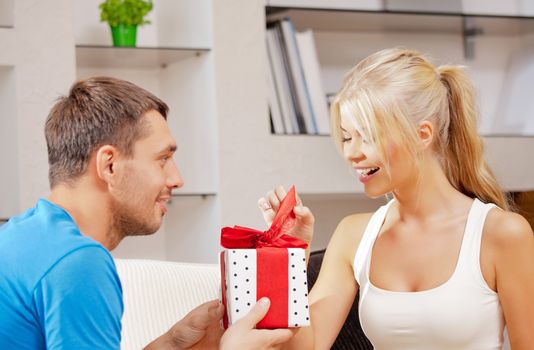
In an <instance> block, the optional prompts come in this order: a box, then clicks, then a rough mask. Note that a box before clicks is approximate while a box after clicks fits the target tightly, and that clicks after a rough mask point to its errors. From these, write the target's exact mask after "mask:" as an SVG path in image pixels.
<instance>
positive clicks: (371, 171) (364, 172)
mask: <svg viewBox="0 0 534 350" xmlns="http://www.w3.org/2000/svg"><path fill="white" fill-rule="evenodd" d="M379 169H380V168H367V169H358V170H357V171H358V173H359V174H360V175H363V176H369V175H371V174H374V173H376V172H377V171H378V170H379Z"/></svg>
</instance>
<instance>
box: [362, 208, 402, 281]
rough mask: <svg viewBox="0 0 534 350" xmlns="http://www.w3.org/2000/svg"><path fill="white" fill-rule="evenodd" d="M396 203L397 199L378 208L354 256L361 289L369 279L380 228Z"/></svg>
mask: <svg viewBox="0 0 534 350" xmlns="http://www.w3.org/2000/svg"><path fill="white" fill-rule="evenodd" d="M394 201H395V199H392V200H390V201H389V202H388V203H387V204H385V205H383V206H381V207H380V208H378V210H377V211H376V212H375V213H374V214H373V215H372V216H371V219H370V220H369V223H368V224H367V227H366V228H365V231H364V233H363V235H362V239H361V241H360V244H359V245H358V249H357V250H356V254H355V255H354V265H353V269H354V277H355V278H356V281H357V282H358V285H359V286H360V287H361V286H362V283H366V282H367V280H368V278H369V276H367V269H366V266H367V261H368V260H369V257H370V255H371V250H372V249H373V244H374V242H375V239H376V236H377V235H378V233H379V232H380V228H381V227H382V224H383V223H384V220H385V219H386V214H387V212H388V209H389V207H390V206H391V204H392V203H393V202H394Z"/></svg>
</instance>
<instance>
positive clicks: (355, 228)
mask: <svg viewBox="0 0 534 350" xmlns="http://www.w3.org/2000/svg"><path fill="white" fill-rule="evenodd" d="M371 216H373V213H358V214H352V215H348V216H346V217H344V218H343V219H342V220H341V221H340V222H339V224H338V225H337V228H336V230H335V231H334V234H333V235H332V238H331V240H330V243H329V244H328V249H331V248H334V247H335V248H334V249H336V250H337V251H338V252H339V251H341V252H343V253H344V254H343V255H344V256H345V257H346V258H348V259H349V260H351V259H352V258H354V254H356V249H358V246H359V245H360V241H361V239H362V236H363V233H364V232H365V229H366V227H367V224H368V223H369V220H370V219H371Z"/></svg>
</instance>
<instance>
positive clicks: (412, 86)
mask: <svg viewBox="0 0 534 350" xmlns="http://www.w3.org/2000/svg"><path fill="white" fill-rule="evenodd" d="M342 115H345V116H348V117H350V119H352V120H353V121H354V123H355V125H356V126H357V127H358V128H359V130H360V132H361V133H363V134H364V136H365V137H367V138H368V139H369V141H370V142H371V143H372V144H373V145H374V146H375V148H376V149H377V151H378V154H379V155H380V157H381V159H382V160H383V161H384V162H385V168H386V170H387V171H388V172H389V166H388V163H387V161H388V159H387V157H385V153H386V152H385V146H386V145H385V143H384V140H388V141H389V140H390V141H391V142H393V143H395V144H397V145H401V146H402V147H404V148H405V150H406V151H407V152H408V153H409V154H410V156H412V159H414V160H415V161H416V165H417V166H420V164H421V161H422V156H421V153H420V152H421V149H422V148H421V147H418V141H419V138H418V134H417V127H418V125H419V123H421V122H422V121H425V120H428V121H430V122H432V123H433V125H434V126H435V130H437V133H436V140H435V143H434V146H435V150H436V153H437V154H438V156H439V159H440V162H441V165H442V168H443V170H444V172H445V174H446V176H447V178H448V180H449V182H450V183H451V184H452V186H454V188H456V189H457V190H458V191H460V192H462V193H464V194H465V195H467V196H469V197H476V198H479V199H480V200H482V201H483V202H491V203H495V204H497V205H498V206H500V207H501V208H503V209H509V204H508V201H507V199H506V197H505V195H504V193H503V192H502V190H501V188H500V186H499V185H498V183H497V181H496V179H495V176H494V175H493V173H492V171H491V169H490V168H489V166H488V164H487V163H486V161H485V160H484V157H483V142H482V139H481V138H480V137H479V135H478V133H477V128H476V116H477V112H476V108H475V98H474V89H473V86H472V84H471V81H470V79H469V77H468V76H467V75H466V73H465V72H464V70H463V68H462V67H459V66H440V67H438V68H436V67H435V66H434V65H433V64H432V63H430V62H429V61H428V60H427V59H426V58H425V57H424V56H423V55H421V54H420V53H419V52H417V51H413V50H408V49H401V48H395V49H387V50H382V51H379V52H377V53H375V54H373V55H371V56H369V57H367V58H365V59H364V60H362V61H361V62H360V63H358V64H357V65H356V66H355V67H354V68H353V69H352V70H351V71H350V72H349V73H348V75H347V76H346V78H345V81H344V84H343V87H342V89H341V91H340V92H339V93H338V94H337V96H336V97H335V99H334V101H333V103H332V106H331V117H332V134H333V137H334V139H335V140H336V143H337V144H338V146H339V147H341V145H342V142H341V140H342V138H343V136H342V134H341V116H342Z"/></svg>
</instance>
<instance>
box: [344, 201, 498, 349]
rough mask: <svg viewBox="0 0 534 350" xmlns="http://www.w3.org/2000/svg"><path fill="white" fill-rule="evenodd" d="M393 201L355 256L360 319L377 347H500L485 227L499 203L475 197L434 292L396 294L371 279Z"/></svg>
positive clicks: (378, 214)
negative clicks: (446, 273) (483, 250)
mask: <svg viewBox="0 0 534 350" xmlns="http://www.w3.org/2000/svg"><path fill="white" fill-rule="evenodd" d="M392 202H394V200H392V201H390V202H389V203H388V204H386V205H384V206H382V207H381V208H380V209H378V211H377V212H376V213H374V215H373V216H372V218H371V220H370V221H369V223H368V225H367V228H366V229H365V232H364V234H363V236H362V240H361V243H360V245H359V247H358V250H357V251H356V255H355V257H354V273H355V277H356V280H357V281H358V284H359V286H360V302H359V316H360V322H361V325H362V328H363V330H364V332H365V334H366V336H367V337H368V338H369V340H370V341H371V343H373V346H374V349H375V350H497V349H499V350H500V349H501V348H502V345H503V329H504V317H503V313H502V309H501V305H500V303H499V299H498V296H497V293H495V292H494V291H493V290H491V289H490V287H489V286H488V285H487V283H486V282H485V280H484V277H483V276H482V271H481V269H480V243H481V237H482V228H483V226H484V220H485V219H486V215H487V213H488V212H489V210H490V209H491V208H493V207H495V205H494V204H484V203H482V202H481V201H479V200H478V199H475V200H474V202H473V204H472V206H471V209H470V211H469V215H468V218H467V223H466V226H465V232H464V236H463V239H462V245H461V248H460V254H459V257H458V261H457V264H456V268H455V270H454V272H453V274H452V276H451V277H450V278H449V280H447V281H446V282H445V283H443V284H441V285H440V286H438V287H435V288H432V289H428V290H423V291H419V292H395V291H387V290H384V289H380V288H378V287H376V286H374V285H372V284H371V283H370V281H369V267H370V264H371V263H370V260H371V251H372V247H373V244H374V242H375V240H376V237H377V236H378V233H379V231H380V228H381V227H382V224H383V222H384V219H385V217H386V213H387V211H388V208H389V207H390V206H391V203H392Z"/></svg>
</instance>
